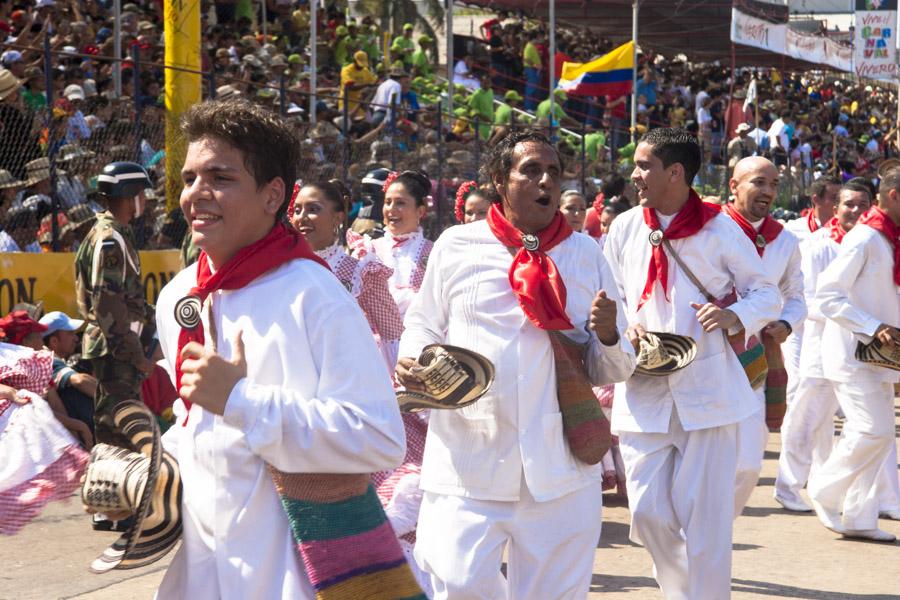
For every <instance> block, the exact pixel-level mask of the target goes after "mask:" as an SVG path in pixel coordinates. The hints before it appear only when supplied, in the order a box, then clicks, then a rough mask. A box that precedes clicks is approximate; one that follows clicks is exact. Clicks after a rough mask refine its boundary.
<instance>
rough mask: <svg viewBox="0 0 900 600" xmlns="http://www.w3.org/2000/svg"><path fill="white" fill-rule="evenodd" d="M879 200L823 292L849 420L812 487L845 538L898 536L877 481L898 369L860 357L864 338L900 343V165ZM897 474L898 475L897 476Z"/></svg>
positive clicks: (828, 520)
mask: <svg viewBox="0 0 900 600" xmlns="http://www.w3.org/2000/svg"><path fill="white" fill-rule="evenodd" d="M878 200H879V205H878V206H874V207H872V208H871V209H869V211H868V212H867V213H866V214H864V215H863V216H862V217H860V219H859V221H857V224H856V226H855V227H853V229H852V230H851V231H850V232H849V233H848V234H847V235H846V236H845V237H844V240H843V242H841V249H840V251H839V252H838V255H837V258H835V259H834V261H833V262H832V263H831V265H829V266H828V268H827V269H825V271H824V272H823V273H822V274H821V275H820V276H819V282H818V288H817V290H816V302H818V304H819V307H820V309H821V310H822V314H823V315H825V317H826V319H827V321H826V323H825V330H824V332H823V333H822V345H823V348H828V351H827V352H824V353H823V356H822V367H823V369H824V372H825V373H827V374H828V377H829V378H830V379H831V380H832V381H833V382H834V388H835V393H836V395H837V397H838V402H839V403H840V406H841V409H842V410H843V412H844V416H845V417H846V421H845V423H844V428H843V433H842V435H841V439H840V440H838V443H837V445H836V446H835V448H834V450H833V451H832V452H831V455H830V456H829V457H828V460H826V461H825V464H824V465H822V468H821V469H819V470H818V471H816V472H814V473H813V474H812V476H811V477H810V480H809V484H808V491H809V496H810V499H811V500H812V505H813V508H814V509H815V510H816V514H817V515H818V517H819V520H820V521H822V523H823V524H824V525H825V526H826V527H827V528H829V529H831V530H832V531H835V532H836V533H840V534H841V535H844V536H846V537H852V538H864V539H870V540H875V541H887V542H892V541H894V540H895V539H896V538H895V536H894V535H893V534H891V533H889V532H886V531H883V530H881V529H878V512H879V502H880V500H879V498H878V490H877V482H878V478H879V475H880V473H881V472H882V469H883V467H884V463H885V460H887V457H888V456H889V454H890V451H891V448H890V447H891V445H893V444H895V443H896V442H895V439H894V438H895V431H894V388H893V385H894V384H895V383H896V382H897V381H898V379H900V378H898V374H897V371H894V370H891V369H888V368H885V367H879V366H875V365H871V364H866V363H863V362H860V361H859V360H857V358H856V350H857V347H858V344H859V343H860V342H863V343H866V342H869V341H871V340H872V339H873V338H877V339H878V340H879V341H880V342H881V343H882V344H886V345H895V344H898V343H900V330H898V329H897V325H898V324H900V297H898V287H897V286H898V281H900V264H897V261H896V260H895V257H896V256H897V253H898V252H900V169H894V170H891V171H889V172H888V173H887V174H886V175H885V177H884V178H883V179H882V182H881V189H880V191H879V194H878ZM896 476H897V475H896V472H895V473H894V477H896Z"/></svg>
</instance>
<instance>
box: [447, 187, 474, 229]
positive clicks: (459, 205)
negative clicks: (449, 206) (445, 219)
mask: <svg viewBox="0 0 900 600" xmlns="http://www.w3.org/2000/svg"><path fill="white" fill-rule="evenodd" d="M477 187H478V184H477V183H476V182H474V181H464V182H462V183H461V184H460V186H459V187H458V188H456V203H455V205H454V207H453V213H454V215H456V222H457V223H463V222H464V221H465V219H466V215H465V207H466V198H467V197H468V196H469V193H470V192H471V191H472V190H474V189H476V188H477Z"/></svg>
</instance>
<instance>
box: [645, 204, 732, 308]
mask: <svg viewBox="0 0 900 600" xmlns="http://www.w3.org/2000/svg"><path fill="white" fill-rule="evenodd" d="M717 214H719V207H718V206H716V205H715V204H709V203H706V202H703V201H702V200H700V196H698V195H697V192H695V191H694V190H693V188H691V191H690V194H689V195H688V199H687V202H685V203H684V206H682V207H681V210H680V211H678V214H677V215H676V216H675V218H674V219H672V222H671V223H670V224H669V228H668V229H666V231H665V234H663V235H665V238H666V239H667V240H679V239H682V238H686V237H690V236H692V235H694V234H695V233H697V232H698V231H700V230H701V229H703V226H704V225H706V223H707V222H709V221H710V220H712V219H713V217H715V216H716V215H717ZM644 223H645V224H646V225H647V227H649V228H650V229H651V230H652V231H653V232H656V231H659V232H660V233H662V227H661V226H660V224H659V217H658V216H657V214H656V211H655V210H654V209H652V208H645V209H644ZM653 235H654V234H653V233H651V245H652V253H653V254H652V256H651V257H650V267H649V269H648V270H647V283H645V284H644V291H643V292H642V293H641V300H640V302H638V307H637V309H638V310H641V307H642V306H643V305H644V303H645V302H647V300H649V299H650V294H651V293H652V292H653V288H654V286H656V282H657V281H658V282H659V283H660V284H661V285H662V288H663V295H664V296H665V298H666V300H668V299H669V259H668V258H667V257H666V252H665V250H663V247H662V239H663V237H662V236H659V238H658V241H659V243H658V244H653V242H652V239H653Z"/></svg>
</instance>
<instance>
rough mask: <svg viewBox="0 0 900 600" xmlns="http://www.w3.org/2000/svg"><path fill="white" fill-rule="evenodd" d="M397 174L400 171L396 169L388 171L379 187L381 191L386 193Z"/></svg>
mask: <svg viewBox="0 0 900 600" xmlns="http://www.w3.org/2000/svg"><path fill="white" fill-rule="evenodd" d="M398 175H400V173H399V172H397V171H391V172H390V173H388V176H387V179H385V180H384V185H383V186H382V187H381V191H382V192H384V193H385V194H387V191H388V188H389V187H391V184H392V183H394V180H395V179H397V176H398Z"/></svg>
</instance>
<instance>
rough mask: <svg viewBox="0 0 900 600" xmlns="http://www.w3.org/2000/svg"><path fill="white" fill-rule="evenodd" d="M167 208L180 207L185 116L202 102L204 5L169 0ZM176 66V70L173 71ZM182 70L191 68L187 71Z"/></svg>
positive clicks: (193, 0) (166, 13) (165, 12)
mask: <svg viewBox="0 0 900 600" xmlns="http://www.w3.org/2000/svg"><path fill="white" fill-rule="evenodd" d="M163 15H164V18H165V40H166V63H165V64H166V67H167V68H166V70H165V71H166V173H168V174H169V175H168V177H166V207H167V208H168V209H169V210H174V209H176V208H178V196H179V195H180V194H181V177H180V176H179V173H181V167H182V166H183V165H184V157H185V154H186V152H187V146H186V144H185V143H184V140H183V139H182V137H181V134H180V132H179V131H178V122H179V120H180V119H181V115H182V113H184V111H186V110H187V109H188V107H190V106H191V105H192V104H196V103H197V102H200V85H201V81H202V80H201V77H200V2H199V0H165V7H164V9H163ZM169 67H174V68H169ZM180 69H188V71H183V70H180Z"/></svg>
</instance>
